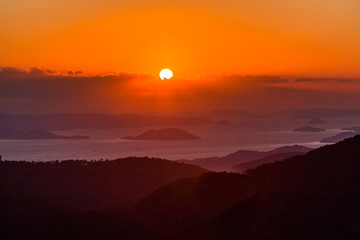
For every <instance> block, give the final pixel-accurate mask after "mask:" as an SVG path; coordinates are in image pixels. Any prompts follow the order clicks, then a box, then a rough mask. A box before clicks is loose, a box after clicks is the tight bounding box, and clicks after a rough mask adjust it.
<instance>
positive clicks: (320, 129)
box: [293, 126, 326, 132]
mask: <svg viewBox="0 0 360 240" xmlns="http://www.w3.org/2000/svg"><path fill="white" fill-rule="evenodd" d="M293 131H294V132H324V131H326V130H325V129H322V128H315V127H310V126H304V127H301V128H296V129H294V130H293Z"/></svg>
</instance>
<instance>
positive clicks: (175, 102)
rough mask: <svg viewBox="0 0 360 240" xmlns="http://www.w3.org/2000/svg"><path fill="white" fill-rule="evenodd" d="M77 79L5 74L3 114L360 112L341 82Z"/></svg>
mask: <svg viewBox="0 0 360 240" xmlns="http://www.w3.org/2000/svg"><path fill="white" fill-rule="evenodd" d="M71 73H72V74H69V73H65V74H59V73H57V72H56V71H52V70H49V69H43V68H31V69H29V70H24V69H19V68H11V67H3V68H0V86H1V87H0V113H1V112H3V113H9V112H10V113H14V112H15V113H57V112H105V113H129V112H131V113H139V112H141V113H144V112H146V113H164V112H165V111H168V112H171V111H174V112H175V111H177V112H182V111H183V112H185V111H192V112H197V111H199V112H201V111H202V112H206V111H208V110H211V109H215V108H218V109H244V110H254V109H257V110H262V111H263V110H269V109H284V108H303V107H337V106H338V107H341V106H345V105H346V106H347V107H354V108H357V107H360V96H359V94H358V91H355V90H354V89H355V88H353V86H355V85H354V83H355V82H354V81H343V80H344V79H341V78H329V79H330V80H329V79H327V80H325V79H321V80H319V79H316V80H313V79H311V78H303V79H301V78H299V79H300V80H299V79H296V81H288V80H287V79H286V78H283V77H278V76H241V75H221V74H203V75H201V76H199V77H198V78H194V79H176V78H174V79H172V80H169V81H161V80H160V79H158V78H157V77H154V76H151V75H146V74H135V73H127V72H121V73H117V74H108V75H95V76H87V75H84V74H83V72H81V71H71ZM304 79H305V80H304ZM340 80H341V81H342V82H341V86H342V88H337V87H331V88H328V89H325V88H324V87H320V88H310V87H307V86H310V85H314V84H306V83H312V82H329V81H330V82H333V83H334V84H335V85H334V86H339V85H336V84H340V83H338V82H339V81H340ZM297 85H300V86H301V87H297ZM357 89H359V88H357ZM350 105H351V106H350Z"/></svg>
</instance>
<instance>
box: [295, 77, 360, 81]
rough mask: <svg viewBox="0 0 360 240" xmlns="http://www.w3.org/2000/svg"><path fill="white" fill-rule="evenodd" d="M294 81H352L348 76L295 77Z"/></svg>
mask: <svg viewBox="0 0 360 240" xmlns="http://www.w3.org/2000/svg"><path fill="white" fill-rule="evenodd" d="M295 81H296V82H352V81H354V79H350V78H297V79H295Z"/></svg>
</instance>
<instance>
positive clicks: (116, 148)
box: [0, 119, 360, 161]
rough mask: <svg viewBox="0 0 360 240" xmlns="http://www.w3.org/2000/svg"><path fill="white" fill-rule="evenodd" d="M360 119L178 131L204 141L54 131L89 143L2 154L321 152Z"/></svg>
mask: <svg viewBox="0 0 360 240" xmlns="http://www.w3.org/2000/svg"><path fill="white" fill-rule="evenodd" d="M359 123H360V120H359V119H338V120H329V121H328V122H327V124H325V125H320V126H318V127H320V128H326V129H327V131H326V132H319V133H298V132H293V131H292V129H294V128H297V127H302V126H304V125H306V121H304V120H279V119H262V120H240V121H235V122H233V124H231V125H225V126H219V125H204V126H189V127H179V128H181V129H184V130H186V131H189V132H190V133H193V134H195V135H197V136H200V137H201V138H202V139H201V140H193V141H130V140H124V139H121V137H124V136H129V135H138V134H140V133H142V132H144V131H146V130H149V128H129V129H109V130H93V129H81V130H72V131H53V132H54V133H56V134H60V135H68V136H70V135H87V136H90V139H88V140H0V154H1V155H2V156H3V159H6V160H28V161H48V160H64V159H115V158H119V157H127V156H153V157H161V158H167V159H171V160H176V159H193V158H197V157H207V156H223V155H226V154H229V153H232V152H235V151H237V150H240V149H249V150H270V149H273V148H276V147H280V146H283V145H290V144H291V145H292V144H301V145H304V146H308V147H319V146H321V145H323V144H321V143H320V142H319V141H320V140H321V139H323V138H325V137H330V136H333V135H335V134H337V133H339V132H341V131H340V128H343V127H349V126H356V125H360V124H359Z"/></svg>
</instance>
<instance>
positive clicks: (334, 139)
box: [320, 131, 360, 143]
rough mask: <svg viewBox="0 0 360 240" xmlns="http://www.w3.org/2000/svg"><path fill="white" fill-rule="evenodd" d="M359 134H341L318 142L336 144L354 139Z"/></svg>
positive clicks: (359, 132)
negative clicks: (346, 139)
mask: <svg viewBox="0 0 360 240" xmlns="http://www.w3.org/2000/svg"><path fill="white" fill-rule="evenodd" d="M359 134H360V131H358V132H342V133H339V134H337V135H335V136H332V137H328V138H324V139H322V140H321V141H320V142H322V143H337V142H340V141H342V140H344V139H345V138H351V137H354V136H356V135H359Z"/></svg>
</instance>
